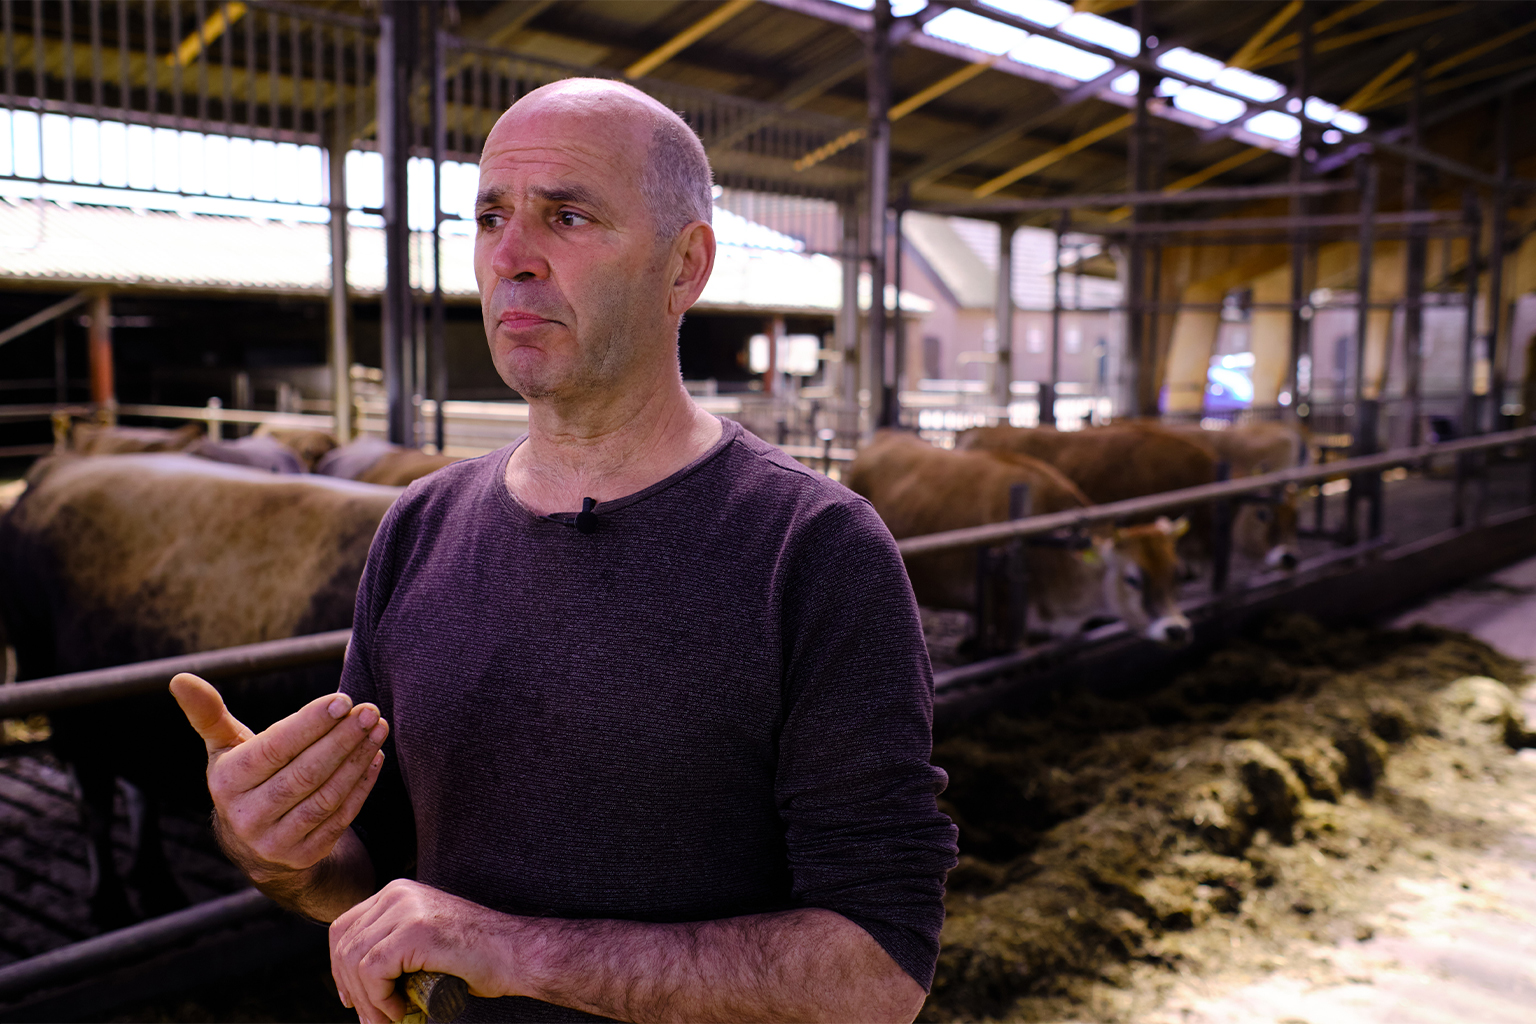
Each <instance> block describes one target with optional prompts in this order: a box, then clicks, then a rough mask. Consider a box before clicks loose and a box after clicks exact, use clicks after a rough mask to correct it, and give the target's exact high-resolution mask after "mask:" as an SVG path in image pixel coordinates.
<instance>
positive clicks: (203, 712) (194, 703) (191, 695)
mask: <svg viewBox="0 0 1536 1024" xmlns="http://www.w3.org/2000/svg"><path fill="white" fill-rule="evenodd" d="M171 696H173V697H175V698H176V703H177V704H179V705H181V712H182V714H184V715H186V716H187V721H188V722H190V723H192V728H194V729H196V730H197V734H198V735H199V736H201V737H202V738H203V742H204V743H205V744H207V746H208V753H209V754H212V753H213V752H214V751H216V750H227V749H229V748H230V747H233V746H236V745H238V744H241V743H244V742H245V741H246V740H248V739H251V738H252V737H254V736H255V735H256V734H255V733H253V732H251V730H250V729H249V728H247V727H246V726H245V725H244V724H242V723H241V722H240V720H239V719H237V718H236V717H235V716H234V715H232V714H230V713H229V709H228V708H226V707H225V706H224V698H223V697H221V696H220V695H219V691H218V690H215V689H214V688H213V685H212V684H211V683H209V682H208V681H207V680H206V679H200V678H199V677H197V676H195V675H193V674H192V673H190V672H182V673H180V674H179V675H177V676H176V677H175V678H174V679H172V680H171Z"/></svg>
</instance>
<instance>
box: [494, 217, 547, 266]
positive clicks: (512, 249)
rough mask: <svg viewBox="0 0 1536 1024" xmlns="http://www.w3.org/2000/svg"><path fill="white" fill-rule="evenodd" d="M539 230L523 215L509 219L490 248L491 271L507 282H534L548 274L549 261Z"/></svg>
mask: <svg viewBox="0 0 1536 1024" xmlns="http://www.w3.org/2000/svg"><path fill="white" fill-rule="evenodd" d="M536 234H537V232H536V231H532V230H529V226H528V225H527V224H524V223H523V222H522V221H521V219H520V218H515V217H514V218H512V219H510V220H509V221H508V222H507V223H506V225H505V226H504V227H503V228H502V229H501V233H500V237H498V238H497V239H496V242H495V245H494V246H493V248H492V249H491V272H492V273H493V274H495V275H496V276H497V277H498V278H502V279H505V280H508V281H535V280H539V279H542V278H545V277H548V276H549V263H548V261H547V260H545V258H544V254H543V251H542V249H541V247H540V246H539V244H538V240H537V238H536Z"/></svg>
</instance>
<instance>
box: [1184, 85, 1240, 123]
mask: <svg viewBox="0 0 1536 1024" xmlns="http://www.w3.org/2000/svg"><path fill="white" fill-rule="evenodd" d="M1173 105H1174V106H1176V107H1178V108H1179V109H1180V110H1183V111H1187V112H1188V113H1191V114H1195V115H1197V116H1199V117H1203V118H1205V119H1206V120H1209V121H1215V122H1216V123H1217V124H1226V123H1227V122H1228V121H1232V120H1235V119H1237V118H1239V117H1242V116H1243V112H1244V111H1245V110H1247V109H1248V105H1247V104H1246V103H1244V102H1243V101H1242V100H1239V99H1233V98H1232V97H1231V96H1223V95H1221V94H1220V93H1215V92H1211V91H1210V90H1209V89H1202V88H1200V87H1199V86H1198V85H1191V86H1189V87H1187V88H1184V89H1180V90H1179V92H1178V95H1176V96H1174V98H1173Z"/></svg>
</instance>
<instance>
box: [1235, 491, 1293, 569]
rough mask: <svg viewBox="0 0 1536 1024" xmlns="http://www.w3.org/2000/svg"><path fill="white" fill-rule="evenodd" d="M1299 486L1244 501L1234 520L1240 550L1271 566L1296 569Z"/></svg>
mask: <svg viewBox="0 0 1536 1024" xmlns="http://www.w3.org/2000/svg"><path fill="white" fill-rule="evenodd" d="M1297 519H1298V513H1297V510H1296V488H1295V487H1287V488H1286V489H1285V491H1284V492H1282V493H1281V495H1280V496H1279V497H1278V498H1275V499H1273V500H1270V501H1264V502H1255V503H1253V504H1244V505H1243V506H1242V507H1241V508H1240V509H1239V510H1238V513H1237V516H1236V517H1235V518H1234V519H1233V521H1232V542H1233V546H1234V547H1235V548H1236V549H1237V551H1238V553H1240V554H1242V555H1245V556H1246V557H1248V558H1252V559H1255V560H1258V559H1263V561H1264V565H1265V567H1266V568H1269V569H1284V570H1286V571H1287V572H1289V571H1290V570H1292V569H1294V568H1296V564H1297V562H1298V561H1299V548H1298V547H1297V544H1296V524H1297Z"/></svg>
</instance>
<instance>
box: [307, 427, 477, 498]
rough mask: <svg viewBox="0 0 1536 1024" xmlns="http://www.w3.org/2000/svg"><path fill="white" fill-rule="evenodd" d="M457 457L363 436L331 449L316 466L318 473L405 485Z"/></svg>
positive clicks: (389, 485) (395, 485) (367, 481)
mask: <svg viewBox="0 0 1536 1024" xmlns="http://www.w3.org/2000/svg"><path fill="white" fill-rule="evenodd" d="M457 461H458V459H455V458H454V457H452V456H450V455H428V454H427V453H426V452H423V451H421V450H420V449H417V448H402V447H401V446H400V445H397V444H390V443H389V442H388V441H385V440H383V439H382V438H378V437H360V438H358V439H357V440H356V441H353V442H352V443H351V444H344V445H342V446H341V447H339V448H336V449H334V450H332V451H329V452H327V453H326V454H325V456H324V457H323V458H321V459H320V460H319V462H317V463H316V465H315V470H314V471H315V472H316V473H321V474H324V475H325V476H336V477H341V478H343V479H346V480H359V481H361V482H363V483H367V484H383V485H384V486H386V487H404V486H405V485H406V484H408V483H410V482H411V481H413V480H417V479H419V478H421V477H424V476H426V475H427V474H428V473H433V472H436V471H437V470H439V469H442V468H443V467H444V466H447V465H449V464H451V463H454V462H457Z"/></svg>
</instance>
